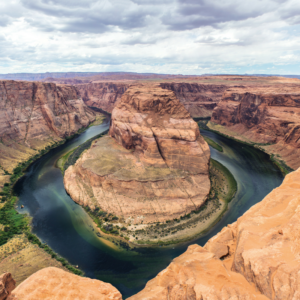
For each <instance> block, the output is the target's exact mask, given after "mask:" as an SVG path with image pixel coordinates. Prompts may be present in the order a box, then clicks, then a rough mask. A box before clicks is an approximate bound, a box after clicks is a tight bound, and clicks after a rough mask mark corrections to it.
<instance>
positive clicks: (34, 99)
mask: <svg viewBox="0 0 300 300" xmlns="http://www.w3.org/2000/svg"><path fill="white" fill-rule="evenodd" d="M95 115H96V113H95V112H94V111H92V110H91V109H90V108H88V107H87V106H86V105H85V104H84V102H83V100H82V99H81V97H80V95H79V93H78V92H77V90H76V88H75V87H73V86H66V85H56V84H54V83H41V82H25V81H11V80H3V81H0V137H1V144H0V168H1V169H2V171H8V172H12V170H13V169H14V168H15V167H16V166H17V165H18V164H19V163H20V162H22V161H26V160H28V159H29V158H30V157H31V156H34V155H35V154H37V153H38V150H40V149H44V148H45V147H46V146H48V145H52V144H54V143H55V142H57V141H59V140H61V139H63V138H66V137H68V136H70V135H72V134H74V133H75V132H77V131H78V130H79V129H80V128H82V127H86V126H88V124H90V123H91V122H92V121H93V120H95ZM0 174H1V173H0Z"/></svg>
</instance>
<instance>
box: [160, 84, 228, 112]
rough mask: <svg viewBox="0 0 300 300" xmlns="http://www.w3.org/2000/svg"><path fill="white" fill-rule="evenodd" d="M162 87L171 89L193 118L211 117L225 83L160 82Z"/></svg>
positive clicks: (224, 88)
mask: <svg viewBox="0 0 300 300" xmlns="http://www.w3.org/2000/svg"><path fill="white" fill-rule="evenodd" d="M160 86H161V87H162V88H164V89H168V90H171V91H173V92H174V93H175V95H176V97H177V98H178V99H179V100H180V101H181V103H182V104H183V105H184V107H185V108H186V109H187V111H188V112H189V113H190V114H191V116H192V117H193V118H207V117H211V115H212V110H213V109H214V108H215V107H216V105H217V104H218V103H219V102H220V101H221V99H222V94H223V92H224V91H225V90H226V89H227V88H228V86H226V85H220V84H219V85H218V84H201V83H185V82H172V83H161V84H160Z"/></svg>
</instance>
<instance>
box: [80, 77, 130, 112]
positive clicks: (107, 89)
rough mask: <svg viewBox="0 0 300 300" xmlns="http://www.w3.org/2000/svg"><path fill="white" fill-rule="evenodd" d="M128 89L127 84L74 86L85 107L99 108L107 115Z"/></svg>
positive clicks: (107, 83)
mask: <svg viewBox="0 0 300 300" xmlns="http://www.w3.org/2000/svg"><path fill="white" fill-rule="evenodd" d="M128 87H129V84H128V83H127V84H126V83H117V82H92V83H88V84H77V85H76V88H77V90H78V92H79V93H80V96H81V97H82V99H83V101H84V102H85V104H86V105H88V106H90V107H97V108H100V109H102V110H104V111H106V112H109V113H111V112H112V110H113V108H114V105H115V103H116V102H117V101H119V100H120V99H121V97H122V95H123V94H124V93H125V91H126V89H127V88H128Z"/></svg>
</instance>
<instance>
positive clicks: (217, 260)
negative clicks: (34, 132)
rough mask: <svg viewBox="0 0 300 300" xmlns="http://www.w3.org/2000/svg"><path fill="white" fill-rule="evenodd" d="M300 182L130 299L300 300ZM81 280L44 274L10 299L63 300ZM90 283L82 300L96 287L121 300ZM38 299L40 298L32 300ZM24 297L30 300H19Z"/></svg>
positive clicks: (290, 180)
mask: <svg viewBox="0 0 300 300" xmlns="http://www.w3.org/2000/svg"><path fill="white" fill-rule="evenodd" d="M299 176H300V169H298V170H297V171H294V172H292V173H290V174H288V175H287V176H286V177H285V179H284V182H283V183H282V184H281V186H279V187H278V188H276V189H274V190H273V191H272V192H271V193H270V194H269V195H267V196H266V197H265V198H264V199H263V200H262V201H261V202H260V203H258V204H256V205H254V206H253V207H251V208H250V209H249V210H248V211H247V212H246V213H245V214H244V215H242V216H241V217H240V218H238V220H237V221H236V222H234V223H233V224H230V225H228V226H225V227H224V228H223V230H222V231H221V232H220V233H218V234H217V235H216V236H214V237H213V238H211V239H210V240H209V241H208V242H207V243H206V244H205V245H204V247H200V246H198V245H192V246H189V248H188V250H187V251H186V252H185V253H183V254H182V255H181V256H179V257H177V258H175V259H174V260H173V261H172V262H171V264H170V265H169V266H168V267H167V268H166V269H165V270H163V271H161V272H160V273H159V274H158V275H157V276H156V277H155V278H154V279H152V280H150V281H149V282H148V283H147V285H146V287H145V288H144V289H143V290H142V291H141V292H139V293H138V294H136V295H134V296H132V297H130V298H128V299H130V300H139V299H143V300H144V299H149V300H150V299H151V300H156V299H157V300H158V299H159V300H164V299H166V300H176V299H181V300H191V299H192V300H198V299H203V300H211V299H222V300H230V299H240V300H244V299H245V300H250V299H261V300H264V299H275V300H292V299H297V298H298V297H299V293H300V290H299V282H298V281H299V278H298V277H299V276H298V274H299V271H300V264H299V242H298V236H299V232H298V231H299V228H300V224H299V220H300V218H299V212H300V210H299V205H300V202H299V201H300V197H299V196H300V184H299ZM57 272H59V273H61V274H60V277H62V278H63V279H64V284H60V281H59V280H58V279H57V277H56V274H57ZM6 276H8V275H6ZM54 277H56V279H53V278H54ZM48 279H49V281H48ZM81 280H84V279H79V278H74V275H69V274H68V273H65V272H64V271H60V270H59V271H56V269H55V270H53V269H50V270H49V269H44V270H42V271H40V272H38V273H36V274H35V275H33V276H32V277H30V278H29V279H27V280H26V281H24V282H23V283H22V284H21V285H20V286H19V287H18V288H17V289H16V290H15V291H13V292H12V295H11V296H10V298H8V299H40V298H41V297H43V299H49V300H50V299H51V297H52V296H53V294H55V296H56V297H57V299H63V298H62V297H63V296H65V295H70V294H72V293H73V292H74V289H76V288H78V287H81V282H80V281H81ZM85 280H86V282H84V283H82V284H83V286H84V288H85V290H83V291H82V297H81V299H91V298H90V297H89V296H88V295H89V294H88V293H93V292H94V287H95V286H96V287H101V288H100V290H99V288H98V290H97V297H100V298H99V299H121V298H120V295H119V294H118V292H117V291H116V290H115V288H113V287H112V286H110V285H105V283H103V282H101V281H97V280H90V279H85ZM75 283H76V284H75ZM84 291H86V293H84ZM34 294H36V295H37V294H39V295H40V296H39V297H40V298H32V297H31V298H26V295H34ZM103 294H105V297H103ZM20 295H22V296H24V297H25V298H18V296H20ZM92 295H94V294H92ZM101 297H102V298H101ZM118 297H119V298H118ZM3 299H5V298H3ZM97 299H98V298H97Z"/></svg>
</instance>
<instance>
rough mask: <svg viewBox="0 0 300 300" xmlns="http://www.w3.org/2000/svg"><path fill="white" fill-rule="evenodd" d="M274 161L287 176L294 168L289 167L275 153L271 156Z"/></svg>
mask: <svg viewBox="0 0 300 300" xmlns="http://www.w3.org/2000/svg"><path fill="white" fill-rule="evenodd" d="M270 158H271V160H272V162H273V163H274V164H275V165H276V166H277V167H278V168H279V169H280V171H281V173H282V174H283V175H284V176H285V175H287V174H289V173H291V172H293V171H294V170H293V169H292V168H291V167H289V166H288V165H287V164H286V163H285V162H284V161H283V160H281V159H278V158H275V156H274V154H272V155H271V156H270Z"/></svg>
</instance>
